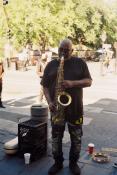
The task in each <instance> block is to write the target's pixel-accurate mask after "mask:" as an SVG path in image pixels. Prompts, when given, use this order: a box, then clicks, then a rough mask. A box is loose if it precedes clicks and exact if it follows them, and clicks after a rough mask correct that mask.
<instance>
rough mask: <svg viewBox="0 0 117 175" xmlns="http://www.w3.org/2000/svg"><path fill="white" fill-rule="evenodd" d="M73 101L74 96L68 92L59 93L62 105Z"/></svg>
mask: <svg viewBox="0 0 117 175" xmlns="http://www.w3.org/2000/svg"><path fill="white" fill-rule="evenodd" d="M71 102H72V98H71V96H70V95H69V94H68V93H67V92H65V91H63V92H61V93H60V94H59V95H58V103H59V104H60V105H61V106H69V105H70V104H71Z"/></svg>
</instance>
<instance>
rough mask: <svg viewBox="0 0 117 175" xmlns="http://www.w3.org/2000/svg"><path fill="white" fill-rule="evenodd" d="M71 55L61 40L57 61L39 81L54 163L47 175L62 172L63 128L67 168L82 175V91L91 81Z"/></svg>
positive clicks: (69, 45)
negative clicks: (66, 139) (48, 114)
mask: <svg viewBox="0 0 117 175" xmlns="http://www.w3.org/2000/svg"><path fill="white" fill-rule="evenodd" d="M72 52H73V48H72V41H71V40H69V39H64V40H63V41H62V42H61V43H60V45H59V49H58V55H59V58H58V59H55V60H52V61H51V62H49V63H48V65H47V66H46V68H45V70H44V74H43V78H42V81H41V85H42V86H43V90H44V94H45V97H46V100H47V102H48V105H49V109H50V112H51V125H52V154H53V158H54V160H55V163H54V164H53V165H52V167H51V168H50V169H49V171H48V174H49V175H54V174H56V173H58V172H59V171H60V170H61V169H62V168H63V161H64V157H63V151H62V139H63V134H64V130H65V125H66V124H67V125H68V131H69V134H70V140H71V148H70V152H69V168H70V170H71V172H72V174H73V175H80V174H81V171H80V168H79V166H78V164H77V161H78V159H79V157H80V151H81V138H82V134H83V131H82V124H83V88H85V87H90V86H91V84H92V78H91V75H90V72H89V70H88V67H87V64H86V63H85V61H83V60H82V59H81V58H77V57H73V56H72Z"/></svg>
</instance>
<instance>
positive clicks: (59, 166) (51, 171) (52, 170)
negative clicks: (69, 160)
mask: <svg viewBox="0 0 117 175" xmlns="http://www.w3.org/2000/svg"><path fill="white" fill-rule="evenodd" d="M62 168H63V164H62V163H61V164H57V163H55V164H54V165H52V167H50V169H49V171H48V174H49V175H55V174H56V173H58V172H59V171H60V170H61V169H62Z"/></svg>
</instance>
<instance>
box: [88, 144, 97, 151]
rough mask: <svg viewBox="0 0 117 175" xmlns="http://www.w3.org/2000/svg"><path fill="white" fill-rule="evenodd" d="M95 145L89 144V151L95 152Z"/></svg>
mask: <svg viewBox="0 0 117 175" xmlns="http://www.w3.org/2000/svg"><path fill="white" fill-rule="evenodd" d="M94 147H95V145H94V144H93V143H89V144H88V153H89V154H93V152H94Z"/></svg>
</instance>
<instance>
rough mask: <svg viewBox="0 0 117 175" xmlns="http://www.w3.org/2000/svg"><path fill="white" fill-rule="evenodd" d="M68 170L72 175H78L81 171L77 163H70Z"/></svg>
mask: <svg viewBox="0 0 117 175" xmlns="http://www.w3.org/2000/svg"><path fill="white" fill-rule="evenodd" d="M69 169H70V170H71V172H72V174H73V175H80V174H81V171H80V168H79V166H78V165H77V163H70V164H69Z"/></svg>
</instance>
